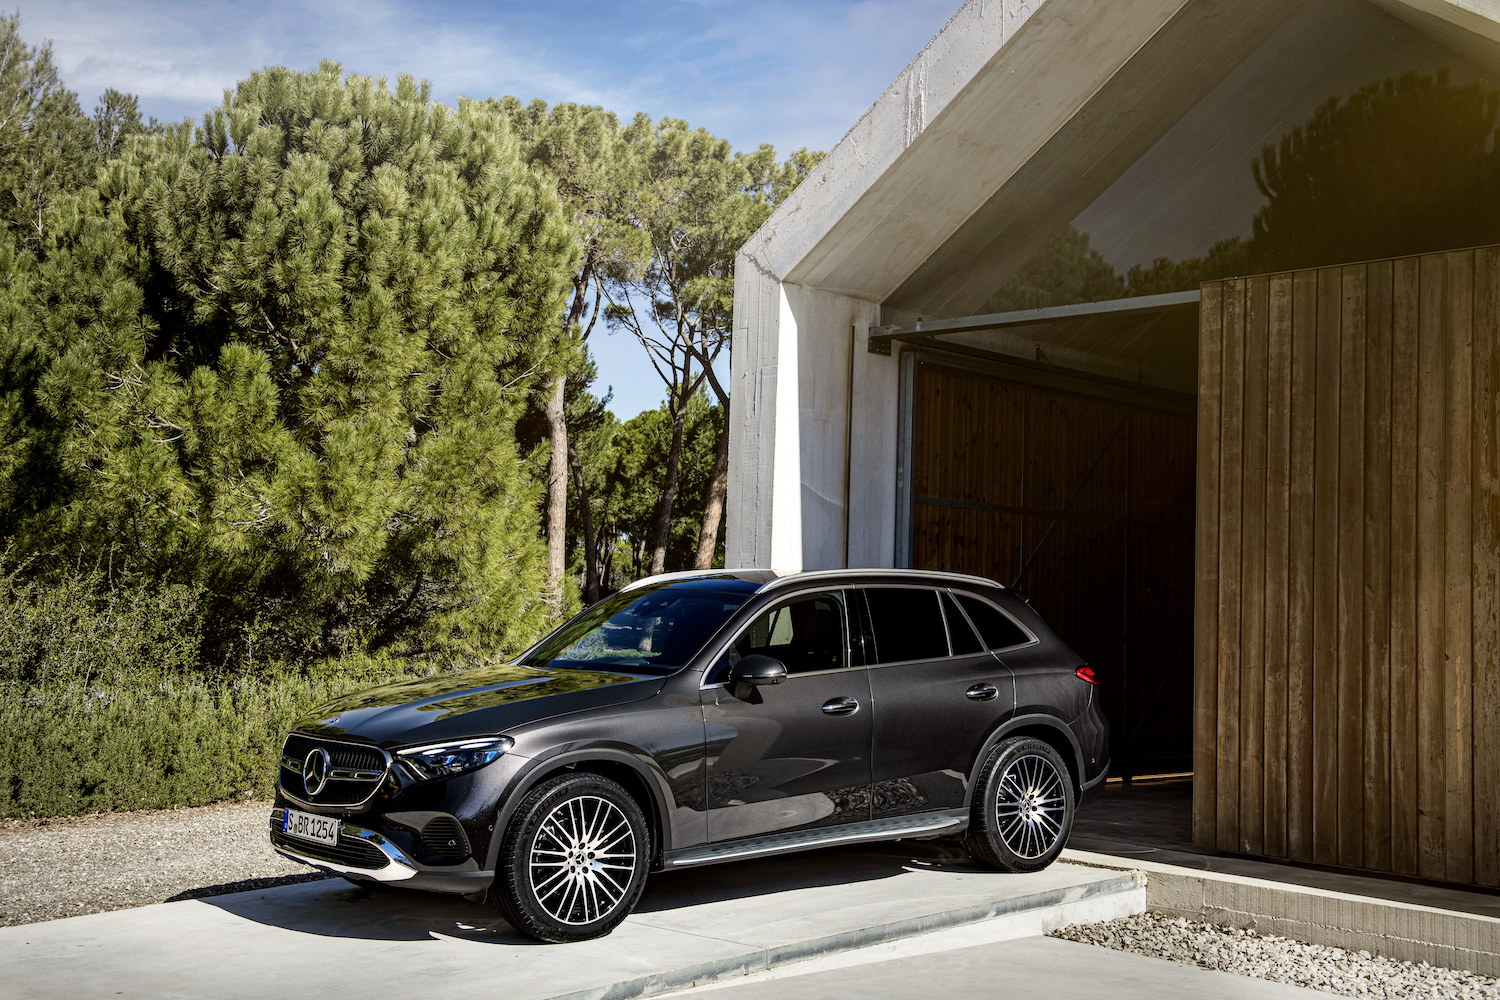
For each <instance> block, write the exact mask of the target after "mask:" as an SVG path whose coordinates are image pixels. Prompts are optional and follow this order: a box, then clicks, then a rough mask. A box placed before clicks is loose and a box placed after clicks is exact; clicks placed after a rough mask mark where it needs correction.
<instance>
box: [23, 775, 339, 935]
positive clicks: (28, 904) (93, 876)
mask: <svg viewBox="0 0 1500 1000" xmlns="http://www.w3.org/2000/svg"><path fill="white" fill-rule="evenodd" d="M270 809H271V805H270V803H269V802H229V803H223V804H220V805H215V806H200V807H198V808H193V809H171V810H166V811H163V812H128V813H103V814H96V815H93V816H69V817H64V818H60V819H45V820H0V927H4V926H11V925H14V924H34V923H37V922H38V921H41V920H55V919H57V918H58V917H76V916H78V915H80V914H83V913H99V912H102V911H104V910H121V909H125V908H126V907H130V906H144V905H146V904H147V903H165V902H168V901H170V900H174V899H193V898H196V897H200V896H216V895H219V894H220V893H225V892H243V891H245V890H248V889H260V888H264V887H265V886H269V885H283V884H286V883H290V882H308V881H312V880H314V879H320V878H327V877H328V876H326V875H324V874H322V873H321V872H315V871H312V870H311V869H309V868H307V867H305V866H303V865H299V864H295V863H293V862H291V861H288V860H286V859H285V858H283V857H281V856H279V855H277V854H275V853H274V852H273V851H272V850H271V845H270V843H269V842H268V841H267V839H266V816H267V814H268V813H269V812H270Z"/></svg>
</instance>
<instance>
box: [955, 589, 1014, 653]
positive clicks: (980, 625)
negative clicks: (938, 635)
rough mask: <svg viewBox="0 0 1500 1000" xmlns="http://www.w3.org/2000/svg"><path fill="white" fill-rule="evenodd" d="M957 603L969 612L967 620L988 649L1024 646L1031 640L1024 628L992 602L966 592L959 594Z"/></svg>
mask: <svg viewBox="0 0 1500 1000" xmlns="http://www.w3.org/2000/svg"><path fill="white" fill-rule="evenodd" d="M958 603H959V604H961V605H963V609H964V610H965V611H967V612H968V613H969V620H970V621H972V622H973V623H974V627H975V628H977V629H978V630H979V635H980V638H982V639H984V644H985V645H986V646H988V647H989V648H990V649H1009V648H1010V647H1012V646H1024V645H1025V644H1026V643H1028V642H1030V641H1031V636H1030V635H1028V634H1027V633H1026V630H1025V629H1023V628H1021V626H1019V625H1017V624H1016V623H1015V622H1014V621H1013V620H1012V619H1011V617H1010V615H1008V614H1006V613H1005V612H1004V611H1001V610H1000V609H999V608H997V607H995V606H994V605H993V604H990V603H989V602H987V601H981V600H980V599H979V598H977V597H970V596H969V595H967V594H959V595H958Z"/></svg>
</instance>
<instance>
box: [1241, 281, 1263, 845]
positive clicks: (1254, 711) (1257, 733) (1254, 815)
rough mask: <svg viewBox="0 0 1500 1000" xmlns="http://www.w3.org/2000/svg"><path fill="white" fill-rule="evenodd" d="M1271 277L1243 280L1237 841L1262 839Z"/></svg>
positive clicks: (1252, 842) (1260, 841) (1250, 842)
mask: <svg viewBox="0 0 1500 1000" xmlns="http://www.w3.org/2000/svg"><path fill="white" fill-rule="evenodd" d="M1269 308H1270V282H1269V281H1268V280H1267V279H1266V278H1265V277H1263V276H1262V277H1257V278H1251V279H1250V280H1249V281H1248V282H1246V287H1245V376H1244V378H1245V398H1244V440H1245V443H1244V455H1243V462H1244V484H1243V489H1244V499H1243V501H1242V506H1241V515H1240V532H1241V542H1240V560H1241V561H1240V657H1241V659H1240V809H1239V827H1240V842H1239V848H1238V850H1240V851H1241V852H1242V853H1245V854H1260V853H1261V852H1262V850H1263V849H1264V844H1265V819H1264V805H1265V803H1264V799H1263V795H1264V790H1265V782H1264V778H1265V772H1264V770H1263V767H1264V764H1263V746H1264V742H1263V741H1264V737H1265V705H1266V693H1265V645H1266V632H1265V629H1266V618H1265V605H1266V601H1265V593H1266V550H1265V539H1266V517H1265V510H1266V361H1267V359H1266V350H1267V342H1268V338H1269V336H1270V329H1269V327H1270V315H1269Z"/></svg>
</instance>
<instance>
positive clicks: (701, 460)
mask: <svg viewBox="0 0 1500 1000" xmlns="http://www.w3.org/2000/svg"><path fill="white" fill-rule="evenodd" d="M683 412H684V417H683V433H682V444H681V450H682V454H681V461H680V464H679V471H678V481H677V491H678V492H677V499H676V503H675V504H674V505H673V508H672V519H671V522H670V526H669V530H668V536H667V546H666V570H665V571H666V572H673V571H676V570H684V569H691V568H692V566H693V556H694V554H695V553H696V550H697V547H698V529H699V527H700V526H701V524H702V522H703V508H704V507H705V506H706V505H707V502H708V489H709V480H710V479H711V478H712V476H713V467H714V448H715V445H716V444H717V442H718V440H719V434H720V433H722V432H723V430H724V410H723V408H722V407H719V406H712V405H710V404H709V402H708V398H707V396H706V395H705V394H704V393H703V392H701V391H700V392H698V393H695V394H694V395H693V396H692V397H691V398H690V399H689V400H688V403H687V406H686V407H685V408H684V411H683ZM672 425H673V419H672V413H671V411H670V410H669V409H668V408H667V406H666V405H665V404H663V405H662V406H661V407H659V408H658V409H655V410H647V411H645V412H644V413H641V414H639V415H638V416H635V417H633V418H631V419H630V420H627V421H625V422H623V423H616V424H614V425H613V428H612V429H613V430H614V433H613V438H612V440H611V441H610V448H609V452H608V453H607V454H608V457H609V459H610V460H611V461H610V462H609V464H608V466H607V467H606V468H605V469H602V470H600V471H601V472H603V475H602V477H601V478H602V479H603V483H602V486H601V488H600V489H599V490H598V492H597V493H596V496H597V497H598V503H597V506H596V513H595V519H596V523H598V524H600V525H601V526H602V529H601V530H603V531H608V532H609V534H610V536H611V537H614V538H617V539H618V540H619V543H618V545H619V547H618V549H617V550H616V551H615V552H614V553H613V556H614V558H613V560H612V561H611V562H610V563H609V568H610V570H611V572H610V573H609V574H606V576H607V579H608V580H609V582H610V583H611V584H612V585H613V586H616V587H618V586H623V585H624V584H625V583H627V582H629V581H631V580H635V579H638V578H640V577H643V576H646V575H648V574H649V573H650V572H651V557H652V550H653V546H655V544H656V537H657V536H656V518H657V514H658V511H659V508H660V504H661V495H662V493H663V492H664V491H665V489H666V485H667V471H668V466H667V460H668V457H669V456H670V454H671V451H672V438H673V434H672ZM605 555H606V558H608V554H605ZM719 561H720V564H721V565H722V554H721V558H720V560H719Z"/></svg>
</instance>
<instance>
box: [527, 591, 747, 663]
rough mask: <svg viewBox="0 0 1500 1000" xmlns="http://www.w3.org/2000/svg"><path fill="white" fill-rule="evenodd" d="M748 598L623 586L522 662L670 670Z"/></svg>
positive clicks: (705, 640)
mask: <svg viewBox="0 0 1500 1000" xmlns="http://www.w3.org/2000/svg"><path fill="white" fill-rule="evenodd" d="M748 597H749V595H742V594H723V593H716V592H712V591H703V590H698V589H687V588H676V589H674V588H673V586H672V585H671V584H660V585H658V586H653V587H642V588H640V589H638V590H628V591H624V592H622V593H619V594H615V595H614V596H613V597H608V598H606V599H604V600H602V601H600V602H599V603H598V604H596V605H594V606H593V607H591V608H589V609H588V610H587V611H585V612H583V613H582V614H580V615H579V616H578V617H577V618H574V619H573V620H572V621H570V622H568V623H567V624H566V625H564V626H563V627H562V628H560V629H558V630H557V631H556V632H555V633H553V634H552V635H550V636H548V637H547V638H546V639H545V640H543V641H542V642H541V643H540V644H539V645H538V646H537V647H536V648H535V649H533V650H532V651H531V653H530V654H529V655H528V656H527V657H526V658H525V659H524V660H523V661H522V662H523V663H524V664H525V665H526V666H528V667H553V668H559V669H569V670H611V671H619V670H628V671H638V672H642V673H650V674H669V673H671V672H672V671H674V670H676V669H677V668H679V667H681V666H683V665H684V664H686V663H687V662H688V660H690V659H692V658H693V654H695V653H697V652H698V650H700V649H702V648H703V644H704V643H706V642H707V641H708V640H709V639H710V638H711V637H712V636H713V634H714V633H715V632H717V631H718V630H719V629H720V628H721V627H723V625H724V623H725V622H727V621H728V620H729V617H730V616H731V615H733V614H734V613H735V611H736V610H738V609H739V607H740V605H742V604H744V603H745V601H746V600H747V599H748Z"/></svg>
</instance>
